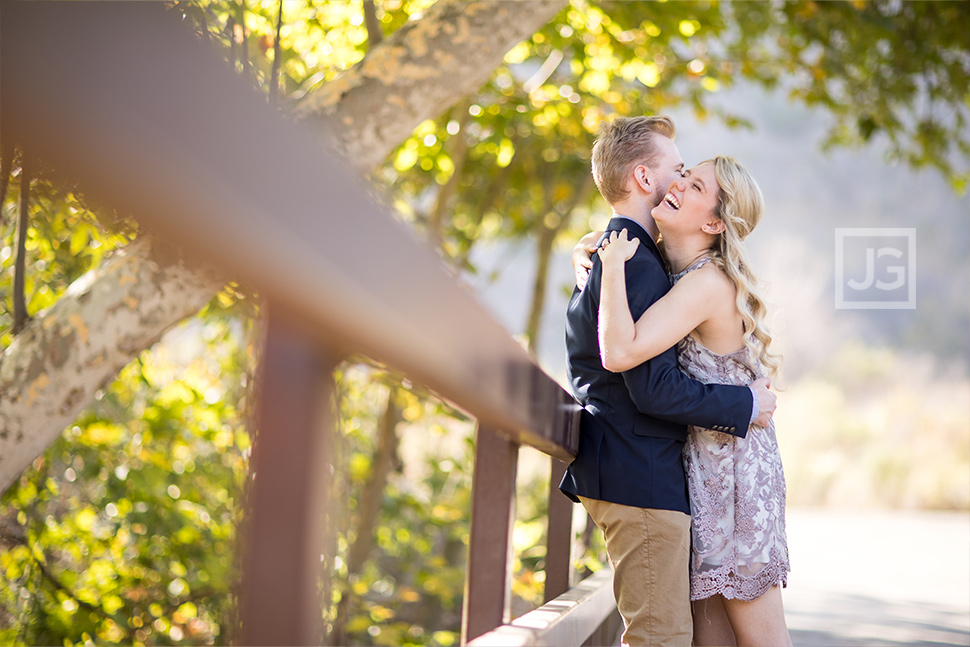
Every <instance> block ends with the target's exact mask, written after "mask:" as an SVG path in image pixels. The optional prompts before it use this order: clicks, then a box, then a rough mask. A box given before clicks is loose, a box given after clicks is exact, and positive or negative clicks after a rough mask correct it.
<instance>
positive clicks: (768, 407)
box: [751, 377, 777, 427]
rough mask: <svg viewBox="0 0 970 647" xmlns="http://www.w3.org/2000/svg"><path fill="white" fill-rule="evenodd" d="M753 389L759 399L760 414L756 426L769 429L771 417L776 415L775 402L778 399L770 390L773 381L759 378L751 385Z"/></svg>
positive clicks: (755, 422) (756, 419)
mask: <svg viewBox="0 0 970 647" xmlns="http://www.w3.org/2000/svg"><path fill="white" fill-rule="evenodd" d="M751 388H752V389H753V390H754V394H755V395H756V396H757V397H758V412H759V413H758V417H757V418H755V421H754V424H756V425H758V426H759V427H767V426H768V423H769V422H771V416H773V415H774V413H775V408H776V404H775V400H776V399H777V396H775V394H774V393H772V392H771V391H769V390H768V389H770V388H771V380H769V379H768V378H766V377H762V378H759V379H757V380H755V381H754V382H752V383H751Z"/></svg>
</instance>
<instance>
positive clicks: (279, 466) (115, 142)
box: [0, 3, 617, 645]
mask: <svg viewBox="0 0 970 647" xmlns="http://www.w3.org/2000/svg"><path fill="white" fill-rule="evenodd" d="M174 18H175V17H174V16H172V15H170V14H166V13H165V12H164V11H163V10H162V9H161V8H160V7H159V6H158V4H156V3H6V4H4V6H3V21H4V38H5V39H8V41H7V42H5V43H4V51H5V52H6V53H5V56H9V55H10V54H7V53H12V55H13V56H14V57H15V59H16V60H5V61H4V75H3V78H2V84H3V87H2V97H3V103H2V121H0V125H2V127H3V137H4V138H6V137H12V138H14V139H16V140H17V141H18V142H19V143H20V144H21V145H22V146H24V147H25V148H26V149H28V150H31V151H32V152H33V153H35V154H36V155H38V156H40V157H42V158H43V159H44V160H45V162H46V163H48V164H50V165H52V166H54V167H55V168H56V169H57V170H58V171H59V172H60V173H62V175H63V177H65V178H68V179H70V180H71V181H72V182H77V183H79V184H80V186H81V188H82V190H83V191H84V192H85V193H87V194H89V195H91V196H93V197H95V198H97V199H98V201H99V202H101V203H103V204H108V205H112V206H114V207H115V208H117V209H119V210H120V211H122V212H124V213H129V214H132V215H134V216H135V217H137V218H138V219H139V220H141V221H142V222H143V223H146V225H147V226H148V227H149V228H150V229H151V231H152V232H153V233H154V234H156V235H160V236H165V237H167V238H169V239H171V240H174V241H177V242H179V243H180V244H181V245H182V246H183V247H184V249H186V250H187V251H188V253H190V254H192V255H194V256H195V257H196V258H197V259H198V260H201V261H204V262H208V263H212V264H214V265H217V266H220V267H222V268H224V269H225V270H227V271H228V272H230V273H231V274H232V276H234V277H236V278H238V279H240V280H242V281H244V282H246V283H247V284H249V285H251V286H253V287H254V288H256V289H258V291H259V292H260V294H261V295H262V296H263V297H264V298H265V299H266V302H267V307H268V310H269V317H268V324H267V338H266V345H265V349H264V353H263V358H264V359H263V366H262V383H261V384H262V386H261V402H260V406H259V412H258V421H257V424H258V429H259V434H258V437H257V441H256V444H255V448H254V453H253V458H252V461H253V469H254V470H255V475H256V478H255V484H254V487H253V489H252V491H251V493H250V503H251V514H250V515H249V521H248V525H249V528H248V531H247V539H246V541H245V544H246V545H247V552H246V555H245V556H244V560H243V566H244V574H243V596H242V616H243V617H242V622H243V643H244V644H263V645H268V644H310V643H314V642H316V641H317V640H319V636H320V631H319V630H320V620H321V610H320V601H319V599H318V593H317V587H318V577H319V575H320V573H319V572H318V567H319V563H320V560H319V557H320V554H321V538H322V537H323V535H324V532H325V528H324V525H325V523H326V516H327V510H328V505H329V501H328V499H327V482H326V479H327V469H326V467H327V456H328V441H329V438H330V434H331V432H332V427H333V419H334V415H335V414H334V411H332V404H331V401H332V398H331V391H332V389H333V378H332V371H333V368H334V366H335V365H336V364H337V362H339V361H341V359H342V358H344V357H346V356H347V355H348V354H349V353H352V352H359V353H363V354H365V355H368V356H369V357H372V358H374V359H376V360H378V361H381V362H385V363H387V364H388V365H390V366H393V367H394V368H396V369H397V370H399V371H401V372H403V373H405V374H406V375H408V376H409V378H411V379H413V380H415V381H419V382H421V383H423V384H425V385H427V386H428V387H429V388H431V389H433V390H435V391H436V392H438V393H439V394H441V395H442V396H443V397H445V398H447V399H448V400H450V401H451V402H452V403H454V404H455V405H456V406H458V407H459V408H461V409H463V410H465V411H467V412H468V413H469V414H470V415H471V416H473V417H475V418H476V419H477V420H478V432H477V435H478V438H477V448H476V459H475V460H476V464H475V473H474V482H473V504H472V510H471V515H472V516H471V538H470V547H469V549H470V553H469V560H468V563H469V567H468V577H467V580H466V587H465V595H464V613H463V631H462V636H463V641H464V642H467V641H473V643H474V644H486V643H491V642H492V641H495V640H499V639H501V640H502V642H507V643H508V644H555V645H565V644H581V643H583V642H584V641H587V640H592V641H594V642H597V643H602V642H609V641H610V639H611V638H612V633H614V632H615V628H616V622H617V617H616V613H615V607H614V606H613V601H612V593H611V588H610V580H611V577H610V573H609V572H608V571H607V572H601V573H597V574H595V575H593V576H591V577H590V578H587V579H586V580H584V582H582V583H580V584H579V585H578V586H576V587H574V588H571V584H572V583H571V581H570V577H571V573H572V567H571V563H570V562H571V559H570V539H571V535H572V532H571V527H570V526H571V522H570V520H571V513H572V505H571V504H570V503H569V502H568V500H566V499H565V497H563V496H561V495H560V494H559V493H558V492H557V491H556V487H555V486H556V485H557V484H558V479H559V477H560V476H561V474H562V470H563V468H564V465H565V463H563V462H562V461H565V460H569V459H570V457H571V456H572V455H573V454H575V451H576V447H577V442H578V413H579V409H578V406H577V405H576V404H575V403H574V401H573V400H572V398H571V397H570V396H569V395H568V394H567V393H566V392H565V391H564V390H563V389H562V388H561V387H560V386H559V385H558V384H557V383H556V382H555V381H554V380H552V379H551V378H549V377H548V376H547V375H546V374H545V373H543V372H542V371H541V370H540V369H539V368H538V367H537V366H536V365H535V364H534V363H533V362H532V361H531V359H530V358H529V356H528V355H527V354H526V353H525V351H523V350H522V348H521V347H520V346H519V345H518V344H517V343H516V342H515V341H514V340H513V339H512V338H511V337H510V336H509V335H508V334H507V333H506V332H505V330H503V329H502V327H501V326H500V325H499V324H497V323H496V322H495V321H494V319H492V318H491V317H490V316H489V315H488V314H487V313H486V312H485V311H484V310H483V308H482V307H481V306H480V305H479V304H478V303H477V302H476V300H475V299H474V298H473V297H472V296H470V295H469V294H468V293H467V291H466V290H464V289H463V288H462V287H461V286H459V284H458V283H457V282H456V281H454V280H453V279H452V278H451V277H450V276H449V275H448V274H447V272H446V271H445V270H444V268H443V267H442V266H441V264H440V263H439V261H438V260H437V258H436V256H435V255H434V254H433V253H432V252H431V251H430V250H428V249H426V248H425V247H423V246H422V245H421V244H420V243H419V242H418V241H416V240H415V239H414V238H413V236H412V234H411V233H410V232H409V231H408V230H407V229H406V228H404V227H403V226H401V225H399V224H397V223H396V222H395V221H394V219H393V218H391V217H390V215H389V214H388V213H386V212H385V211H383V210H382V209H381V208H379V207H377V206H375V204H373V203H372V202H371V201H369V200H368V199H367V198H366V197H365V196H366V190H365V187H364V186H363V184H362V182H361V180H360V179H359V178H357V177H354V176H351V175H350V174H348V172H347V171H346V169H345V167H344V165H342V164H341V162H340V160H339V159H337V158H336V157H335V156H334V155H332V154H328V152H327V151H326V150H325V148H324V147H323V145H322V144H321V143H320V142H319V141H318V140H317V138H315V137H314V136H312V135H311V134H309V133H308V132H307V131H305V130H303V129H302V128H301V127H300V126H298V125H296V124H293V123H291V122H289V121H287V120H286V119H284V118H281V117H280V115H279V114H277V113H276V112H275V111H273V110H272V109H271V108H270V107H268V106H267V105H266V102H265V100H263V99H262V98H261V97H259V96H258V95H256V94H255V93H254V92H253V91H252V90H251V89H250V88H249V87H247V86H246V84H245V83H244V82H242V81H241V80H240V79H238V78H236V77H234V76H233V75H232V74H230V73H229V72H228V70H227V69H226V67H225V65H224V63H222V62H221V61H220V60H219V59H218V57H217V56H215V55H214V53H213V52H211V51H209V50H207V49H206V47H205V46H204V45H203V44H201V43H200V42H198V41H197V40H196V39H195V38H194V37H193V35H192V34H191V33H190V31H189V30H187V29H185V28H184V26H181V25H178V24H175V21H174ZM11 25H13V28H12V29H10V28H9V27H10V26H11ZM9 39H13V40H12V42H10V40H9ZM68 99H69V101H68ZM241 135H244V136H241ZM321 196H325V198H324V199H321ZM521 444H527V445H531V446H532V447H535V448H537V449H539V450H540V451H543V452H545V453H546V454H549V455H550V456H552V457H553V460H552V465H553V468H552V471H551V474H550V479H551V487H550V503H549V532H548V537H549V543H548V552H547V558H546V599H547V600H549V602H548V603H547V604H546V605H545V606H543V607H542V608H540V609H538V610H536V611H533V612H532V613H530V614H527V615H526V616H523V617H522V618H519V619H517V620H516V621H514V622H513V623H511V624H509V620H510V619H509V597H510V594H509V579H510V572H509V565H510V563H511V561H510V559H509V556H510V551H511V531H512V527H513V523H514V510H515V505H514V502H515V478H516V462H517V454H518V448H519V446H520V445H521ZM496 628H498V629H496ZM493 630H495V631H496V632H497V633H487V632H490V631H493ZM597 631H599V632H601V633H600V634H597V633H596V632H597ZM602 632H606V633H605V634H604V633H602ZM483 634H485V635H484V636H483ZM476 638H477V640H475V639H476Z"/></svg>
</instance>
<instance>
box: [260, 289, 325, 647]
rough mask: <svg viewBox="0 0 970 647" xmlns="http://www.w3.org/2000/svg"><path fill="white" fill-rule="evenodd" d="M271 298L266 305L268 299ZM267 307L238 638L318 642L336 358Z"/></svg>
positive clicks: (262, 641)
mask: <svg viewBox="0 0 970 647" xmlns="http://www.w3.org/2000/svg"><path fill="white" fill-rule="evenodd" d="M271 305H272V304H271ZM287 323H288V322H287V321H285V320H284V319H283V318H282V317H281V316H280V315H278V314H277V313H275V312H274V311H273V308H272V307H270V315H269V321H268V323H267V330H266V341H265V346H264V352H263V358H262V365H261V381H260V383H259V384H258V388H259V391H260V399H259V404H258V413H257V416H258V423H257V429H258V431H257V434H256V439H255V442H254V445H253V456H252V460H251V464H252V469H253V480H252V481H251V482H250V483H249V484H248V485H249V489H248V493H247V495H248V499H249V501H248V502H249V518H248V519H246V520H245V524H244V525H245V527H246V528H247V531H248V532H247V533H246V537H245V540H244V545H245V549H244V550H245V552H244V555H243V590H242V600H241V603H242V618H241V620H242V634H241V635H242V641H241V644H243V645H318V644H320V641H321V640H322V610H321V608H320V596H319V594H318V592H317V579H318V576H319V574H320V554H321V550H322V538H323V536H324V522H325V516H326V513H327V496H326V493H327V485H328V484H327V478H326V477H327V475H328V474H329V469H328V466H327V455H328V453H329V452H328V448H329V446H330V440H331V439H330V436H331V434H332V432H333V424H334V413H333V410H332V400H333V367H334V365H335V362H334V360H333V358H329V357H327V356H326V355H325V353H323V352H321V350H320V348H319V346H317V345H315V344H313V343H311V341H310V340H309V338H308V337H305V336H303V335H301V334H300V333H297V332H295V331H294V330H292V329H290V328H289V327H288V326H287Z"/></svg>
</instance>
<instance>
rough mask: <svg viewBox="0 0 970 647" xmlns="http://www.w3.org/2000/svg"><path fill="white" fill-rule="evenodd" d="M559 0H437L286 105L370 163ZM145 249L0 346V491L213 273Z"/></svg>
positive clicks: (188, 306) (455, 95) (457, 95)
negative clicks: (293, 105)
mask: <svg viewBox="0 0 970 647" xmlns="http://www.w3.org/2000/svg"><path fill="white" fill-rule="evenodd" d="M565 4H566V2H565V0H542V1H537V2H507V3H506V2H489V1H482V2H456V1H455V0H446V1H443V2H439V3H437V4H435V5H433V6H432V8H431V9H430V10H429V11H428V12H426V14H425V17H424V18H422V19H420V20H417V21H414V22H412V23H408V24H407V25H406V26H405V27H402V28H401V29H400V30H399V33H395V34H393V35H392V36H391V37H389V38H387V39H385V40H384V41H383V42H382V43H381V44H380V45H379V46H377V47H375V48H374V49H373V51H371V52H370V53H369V54H368V56H367V57H366V58H365V59H364V60H363V61H361V63H360V64H358V65H357V66H356V67H355V68H352V69H351V70H348V71H347V72H346V73H345V74H344V75H342V76H341V77H339V78H337V79H335V80H334V81H333V82H331V83H329V84H327V85H325V86H323V87H322V88H321V89H320V91H319V92H318V94H314V95H312V96H308V97H306V98H305V99H304V100H303V101H302V102H301V104H300V105H299V106H297V111H298V113H299V115H302V116H303V117H304V118H306V119H307V120H309V121H311V122H315V123H318V124H319V126H320V127H321V131H322V132H323V131H325V130H326V129H328V128H330V127H331V126H330V124H336V127H335V130H337V131H339V133H340V138H341V145H340V148H341V149H342V150H343V151H344V152H345V153H346V154H347V155H348V157H349V163H350V164H351V165H353V166H354V167H356V168H357V169H358V170H370V169H371V168H373V167H374V166H375V165H377V164H379V163H380V162H381V161H382V160H383V159H384V158H385V157H386V156H387V155H388V153H390V152H391V151H392V150H393V149H394V148H395V147H396V146H398V145H399V144H400V143H401V142H403V141H404V140H405V139H406V138H407V137H408V136H409V135H410V134H411V132H412V131H413V129H414V128H415V127H416V126H417V125H418V124H420V123H421V122H422V121H424V120H425V119H430V118H433V117H436V116H437V115H439V114H441V113H442V112H444V111H445V110H446V109H447V108H448V107H449V106H451V105H452V104H454V103H455V102H457V101H458V100H460V99H461V98H462V97H463V96H466V95H467V94H470V93H471V92H473V91H475V90H476V89H477V88H478V87H480V86H481V85H482V84H483V83H485V82H486V81H487V80H488V77H489V75H490V74H491V72H492V70H493V69H494V68H495V67H496V66H497V65H498V64H499V63H500V62H501V59H502V56H503V55H504V54H505V52H506V51H508V50H509V49H510V48H511V47H512V46H513V45H515V44H516V43H517V42H518V41H520V40H521V39H523V38H526V37H528V36H530V35H531V34H532V33H534V32H535V31H536V30H537V29H538V28H539V27H541V26H542V25H543V24H544V23H545V22H546V21H548V20H549V19H550V18H551V17H552V16H553V15H554V14H555V13H556V12H557V11H558V10H559V8H561V7H563V6H565ZM439 5H440V6H439ZM5 58H6V57H5ZM321 134H322V133H321ZM152 248H153V246H152V245H151V244H150V243H148V242H146V241H141V240H140V241H138V242H136V243H134V244H133V245H131V246H130V247H129V248H127V249H126V250H124V251H123V252H121V253H119V254H117V255H116V256H115V257H113V258H111V259H110V260H108V261H105V263H104V265H103V266H102V267H100V268H98V269H96V270H94V271H92V272H90V273H88V274H87V275H85V276H84V277H82V278H81V279H79V280H78V281H76V282H75V283H74V284H73V285H72V286H71V287H70V288H69V289H68V291H67V293H66V294H65V296H64V297H62V298H61V300H60V301H58V303H56V304H55V305H54V306H53V307H52V308H50V309H49V310H48V311H47V312H46V313H40V314H38V315H37V316H36V317H35V318H34V319H33V320H32V322H31V323H30V324H29V325H28V326H27V327H26V328H25V329H24V331H23V332H22V333H21V334H20V335H18V336H17V338H16V339H15V341H14V342H13V343H12V344H11V345H10V347H8V348H6V349H4V351H3V354H2V355H0V492H3V491H5V490H6V489H7V488H8V487H9V486H10V484H11V483H13V481H14V480H16V478H17V477H18V476H19V475H20V473H21V472H22V471H23V470H24V469H25V468H26V467H27V466H28V465H30V463H31V462H32V461H33V460H34V458H36V457H37V456H38V455H40V454H41V453H43V452H44V450H45V449H46V448H47V447H48V446H49V445H50V444H51V443H52V442H54V440H56V439H57V438H58V437H59V436H60V434H61V432H62V431H63V429H64V428H65V427H66V426H67V425H69V424H70V423H71V422H72V421H73V420H74V418H75V417H76V416H77V414H78V413H79V412H80V411H81V410H83V409H84V407H85V406H87V405H88V404H89V403H90V402H91V400H92V398H93V396H94V393H95V392H96V391H97V390H98V388H100V387H101V386H102V385H104V384H106V383H108V382H109V381H110V380H111V379H112V378H113V377H114V376H115V375H116V374H117V373H118V371H119V370H121V368H123V367H124V366H125V365H126V364H127V363H128V362H130V361H131V360H132V359H133V358H134V357H136V356H137V354H138V353H140V352H141V351H143V350H145V349H146V348H148V347H150V346H151V345H152V344H153V343H155V341H157V340H158V339H159V338H160V337H161V336H162V334H163V333H164V332H165V331H166V330H168V329H169V328H171V327H172V326H174V325H175V324H176V323H178V322H179V321H181V320H182V319H184V318H186V317H188V316H190V315H192V314H194V313H196V312H198V311H199V310H200V309H201V308H202V307H203V306H204V305H205V304H206V303H207V302H208V301H209V300H210V299H211V298H212V297H213V296H215V294H216V292H217V291H218V290H219V288H220V287H221V286H222V285H223V284H224V282H223V281H220V280H219V279H217V278H214V277H213V276H211V275H210V274H209V273H206V272H201V271H198V270H192V269H189V268H186V267H183V266H181V265H178V264H177V263H172V262H170V261H169V262H166V261H164V260H162V259H159V258H157V257H154V256H153V254H152Z"/></svg>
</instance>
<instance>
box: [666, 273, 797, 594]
mask: <svg viewBox="0 0 970 647" xmlns="http://www.w3.org/2000/svg"><path fill="white" fill-rule="evenodd" d="M709 260H710V259H706V258H705V259H701V260H700V261H697V262H696V263H694V264H693V265H691V266H690V267H688V268H687V269H686V270H684V271H683V272H680V273H679V274H675V275H673V276H672V277H671V283H676V282H677V281H678V280H679V279H680V278H681V277H683V276H684V275H685V274H687V272H690V271H692V270H695V269H697V268H699V267H702V266H703V265H704V264H706V263H707V262H708V261H709ZM677 358H678V362H679V364H680V369H681V370H682V371H683V372H684V373H686V374H687V375H689V376H691V377H693V378H694V379H696V380H699V381H701V382H705V383H708V384H712V383H717V384H734V385H745V386H746V385H748V384H750V383H751V382H752V381H754V380H755V379H757V378H758V377H760V376H761V374H762V371H761V365H760V363H759V362H758V360H757V358H752V357H751V353H750V352H749V351H748V349H747V348H743V349H741V350H738V351H735V352H733V353H729V354H727V355H719V354H717V353H715V352H713V351H711V350H709V349H707V348H705V347H704V346H702V345H701V344H700V343H699V342H698V341H697V340H696V339H694V338H693V337H692V336H690V335H688V336H687V337H685V338H684V339H683V340H682V341H681V342H680V344H679V345H678V347H677ZM684 468H685V470H686V472H687V482H688V488H689V492H690V507H691V517H692V524H691V544H692V546H691V568H690V579H691V582H690V596H691V600H702V599H704V598H709V597H711V596H713V595H718V594H720V595H722V596H724V597H725V598H736V599H740V600H755V599H757V598H759V597H761V596H762V595H764V594H765V593H766V592H767V591H768V590H769V589H770V588H771V587H772V586H775V585H776V584H781V585H782V586H786V585H787V583H788V572H789V570H790V568H789V564H788V544H787V539H786V536H785V473H784V471H783V469H782V465H781V454H780V453H779V451H778V442H777V440H776V438H775V426H774V422H773V421H772V423H771V424H770V425H769V426H768V427H767V428H761V427H757V426H754V425H752V426H751V427H750V428H749V429H748V433H747V436H746V437H745V438H738V437H736V436H731V435H730V434H725V433H721V432H718V431H712V430H710V429H701V428H699V427H691V428H690V430H689V433H688V434H687V444H686V445H685V447H684Z"/></svg>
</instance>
